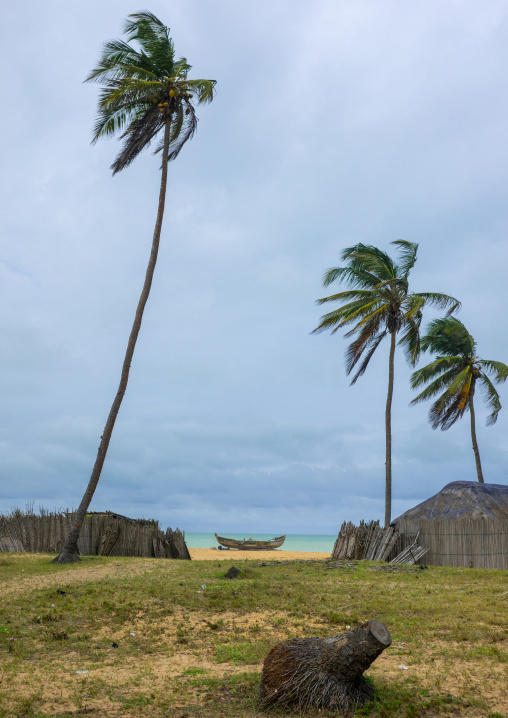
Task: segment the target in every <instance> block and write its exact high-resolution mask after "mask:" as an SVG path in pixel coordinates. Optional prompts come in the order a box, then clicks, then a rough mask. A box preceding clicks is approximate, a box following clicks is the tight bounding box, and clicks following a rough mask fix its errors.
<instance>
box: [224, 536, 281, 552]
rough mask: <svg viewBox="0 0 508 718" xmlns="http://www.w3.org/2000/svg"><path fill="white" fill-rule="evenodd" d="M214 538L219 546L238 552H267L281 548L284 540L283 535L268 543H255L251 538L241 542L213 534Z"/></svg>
mask: <svg viewBox="0 0 508 718" xmlns="http://www.w3.org/2000/svg"><path fill="white" fill-rule="evenodd" d="M215 538H216V539H217V541H218V542H219V543H220V544H221V546H225V547H226V548H236V549H239V550H240V551H269V550H270V549H273V548H279V546H282V544H283V543H284V541H285V540H286V536H285V535H284V536H276V537H275V538H273V539H270V540H269V541H255V540H254V539H253V538H249V539H243V541H241V540H239V539H232V538H225V537H224V536H217V534H215Z"/></svg>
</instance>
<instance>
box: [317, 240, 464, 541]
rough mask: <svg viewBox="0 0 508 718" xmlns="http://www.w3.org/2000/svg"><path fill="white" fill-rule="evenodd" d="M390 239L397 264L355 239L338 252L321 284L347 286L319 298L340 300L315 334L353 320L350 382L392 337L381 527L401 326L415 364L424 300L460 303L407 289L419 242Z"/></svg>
mask: <svg viewBox="0 0 508 718" xmlns="http://www.w3.org/2000/svg"><path fill="white" fill-rule="evenodd" d="M392 244H395V245H397V247H398V249H399V258H398V260H397V263H396V262H394V260H393V259H392V258H391V257H389V256H388V254H387V253H386V252H383V251H381V250H380V249H378V248H377V247H373V246H372V245H368V244H356V245H355V246H353V247H348V248H347V249H345V250H344V251H343V252H342V256H341V258H342V261H344V262H346V266H345V267H333V268H332V269H328V270H327V271H326V272H325V274H324V278H323V284H324V286H325V287H327V286H329V285H330V284H332V282H345V283H346V284H348V285H349V289H347V290H346V291H345V292H339V293H338V294H333V295H331V296H330V297H324V298H323V299H319V300H318V304H325V303H326V302H339V303H341V304H342V306H340V307H339V308H338V309H334V310H333V311H332V312H329V313H328V314H325V315H324V316H323V317H321V324H320V325H319V326H318V327H316V329H314V332H313V333H316V332H322V331H325V330H326V329H331V331H332V334H335V332H337V331H338V330H339V329H341V328H342V327H346V326H349V325H353V326H352V328H351V329H350V330H349V331H348V332H347V333H346V337H353V336H356V339H355V340H354V341H353V342H351V344H350V345H349V347H348V348H347V351H346V362H345V363H346V373H347V374H350V373H351V372H352V371H353V369H354V368H355V367H356V366H357V364H358V362H360V360H361V363H360V365H359V367H358V371H357V372H356V374H355V375H354V376H353V380H352V381H351V384H354V383H355V382H356V381H357V379H358V378H359V377H360V376H362V374H363V373H364V372H365V370H366V369H367V367H368V365H369V362H370V360H371V358H372V356H373V354H374V352H375V351H376V349H377V348H378V346H379V345H380V343H381V342H382V340H383V339H384V338H385V337H387V336H389V337H390V355H389V360H388V395H387V398H386V411H385V426H386V483H385V526H386V527H388V526H389V525H390V520H391V511H392V420H391V414H392V396H393V380H394V356H395V345H396V337H397V334H398V333H399V332H401V331H402V336H401V338H400V340H399V342H398V343H399V344H401V345H402V347H403V349H404V352H405V355H406V358H407V360H408V361H409V363H410V364H412V365H413V366H414V364H415V363H416V361H417V359H418V356H419V354H420V324H421V321H422V310H423V307H424V306H425V305H426V304H430V305H434V306H437V307H440V308H442V309H446V308H447V309H448V314H450V313H451V312H453V311H455V310H457V309H459V308H460V302H458V301H457V300H456V299H454V298H453V297H449V296H448V295H447V294H436V293H435V292H416V293H414V292H410V291H409V281H408V279H409V273H410V271H411V269H412V268H413V266H414V264H415V262H416V254H417V251H418V245H417V244H414V243H412V242H406V241H405V240H403V239H398V240H396V241H395V242H392Z"/></svg>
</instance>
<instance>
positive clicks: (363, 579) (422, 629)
mask: <svg viewBox="0 0 508 718" xmlns="http://www.w3.org/2000/svg"><path fill="white" fill-rule="evenodd" d="M49 559H50V557H49V556H42V555H41V556H39V555H29V554H28V555H27V554H0V718H7V717H11V716H13V717H14V716H34V717H35V716H37V717H39V716H41V717H42V716H59V717H61V718H63V717H64V716H81V715H87V716H92V717H93V716H97V717H99V716H100V717H101V718H102V717H104V716H149V717H150V718H162V716H171V718H198V717H199V718H219V717H220V718H223V717H231V718H255V717H258V716H261V715H266V714H262V713H261V712H260V710H259V708H258V705H257V695H258V686H259V679H260V673H261V667H262V661H263V658H264V656H265V655H266V654H267V652H268V651H269V649H270V648H271V647H272V646H273V645H274V644H275V643H277V642H278V641H281V640H284V639H287V638H291V637H295V636H306V635H314V636H316V635H317V636H331V635H336V634H338V633H341V632H343V631H344V630H345V629H346V626H354V625H356V624H358V623H361V622H363V621H365V620H367V619H369V618H377V619H378V620H380V621H382V622H383V623H385V624H386V625H387V626H388V628H389V629H390V632H391V634H392V638H393V643H392V646H391V647H390V648H389V649H388V650H387V651H385V652H384V653H383V654H382V655H381V656H380V657H379V658H378V660H377V661H376V662H375V663H374V664H373V666H372V667H371V669H370V670H369V672H368V675H369V677H370V678H371V679H372V681H373V682H374V684H375V687H376V691H377V697H376V700H375V701H374V702H373V703H372V704H369V705H368V706H367V707H366V708H364V709H362V710H361V711H359V712H358V713H357V714H358V715H362V716H372V718H374V717H381V716H382V717H385V716H386V717H388V716H389V717H390V718H394V717H404V718H417V717H418V716H422V717H423V716H425V717H430V716H460V717H461V718H462V717H463V716H464V717H466V718H473V716H475V717H476V716H482V717H483V718H500V717H501V716H503V717H505V716H508V572H506V571H480V570H474V569H445V568H433V567H430V568H429V569H427V570H414V569H413V570H412V571H407V570H405V571H404V570H403V571H400V572H397V573H390V572H388V571H383V570H379V566H376V565H375V564H363V563H362V564H361V565H359V566H353V567H351V568H346V569H344V568H342V569H338V568H335V569H330V568H327V564H326V563H324V562H315V563H298V562H297V563H290V564H286V565H281V564H277V563H269V564H268V565H260V564H261V560H260V561H259V562H256V561H242V559H241V556H238V557H237V560H236V561H233V560H231V559H230V560H217V561H192V562H187V561H186V562H184V561H167V560H156V559H136V558H103V557H87V558H85V560H84V561H83V562H82V563H79V564H74V565H71V566H54V565H52V564H51V563H50V561H49ZM233 564H235V565H236V566H237V567H238V568H240V569H241V574H240V576H239V577H238V578H237V579H234V580H229V579H226V578H225V577H224V575H225V573H226V571H227V569H228V568H229V567H230V566H231V565H233ZM401 666H404V667H406V668H402V667H401ZM275 715H278V716H281V715H283V714H281V713H276V714H275ZM284 715H286V716H288V715H292V714H288V713H286V714H284ZM319 715H321V716H322V715H323V714H322V713H321V714H319Z"/></svg>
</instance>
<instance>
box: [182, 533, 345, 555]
mask: <svg viewBox="0 0 508 718" xmlns="http://www.w3.org/2000/svg"><path fill="white" fill-rule="evenodd" d="M219 536H227V538H234V539H244V538H253V539H256V541H267V540H269V539H272V538H274V536H273V535H272V534H247V535H246V534H235V533H224V534H219ZM336 538H337V536H328V535H318V534H287V536H286V540H285V541H284V543H283V544H282V546H281V547H280V549H278V551H319V552H323V553H331V552H332V549H333V545H334V543H335V539H336ZM185 541H186V543H187V546H188V547H189V548H217V546H218V545H219V544H218V543H217V540H216V538H215V536H214V534H212V533H193V532H191V531H186V532H185Z"/></svg>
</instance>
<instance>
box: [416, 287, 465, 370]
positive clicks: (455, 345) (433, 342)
mask: <svg viewBox="0 0 508 718" xmlns="http://www.w3.org/2000/svg"><path fill="white" fill-rule="evenodd" d="M420 296H421V295H420ZM475 349H476V345H475V341H474V339H473V337H472V336H471V334H470V333H469V332H468V331H467V329H466V327H465V326H464V325H463V324H462V322H461V321H459V320H458V319H456V318H455V317H443V318H441V319H434V321H432V322H431V323H430V324H429V326H428V327H427V330H426V332H425V336H423V337H422V351H430V352H432V353H433V354H442V355H447V354H450V355H453V356H456V355H459V354H461V355H462V356H464V357H466V358H470V359H472V358H473V357H474V354H475Z"/></svg>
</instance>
